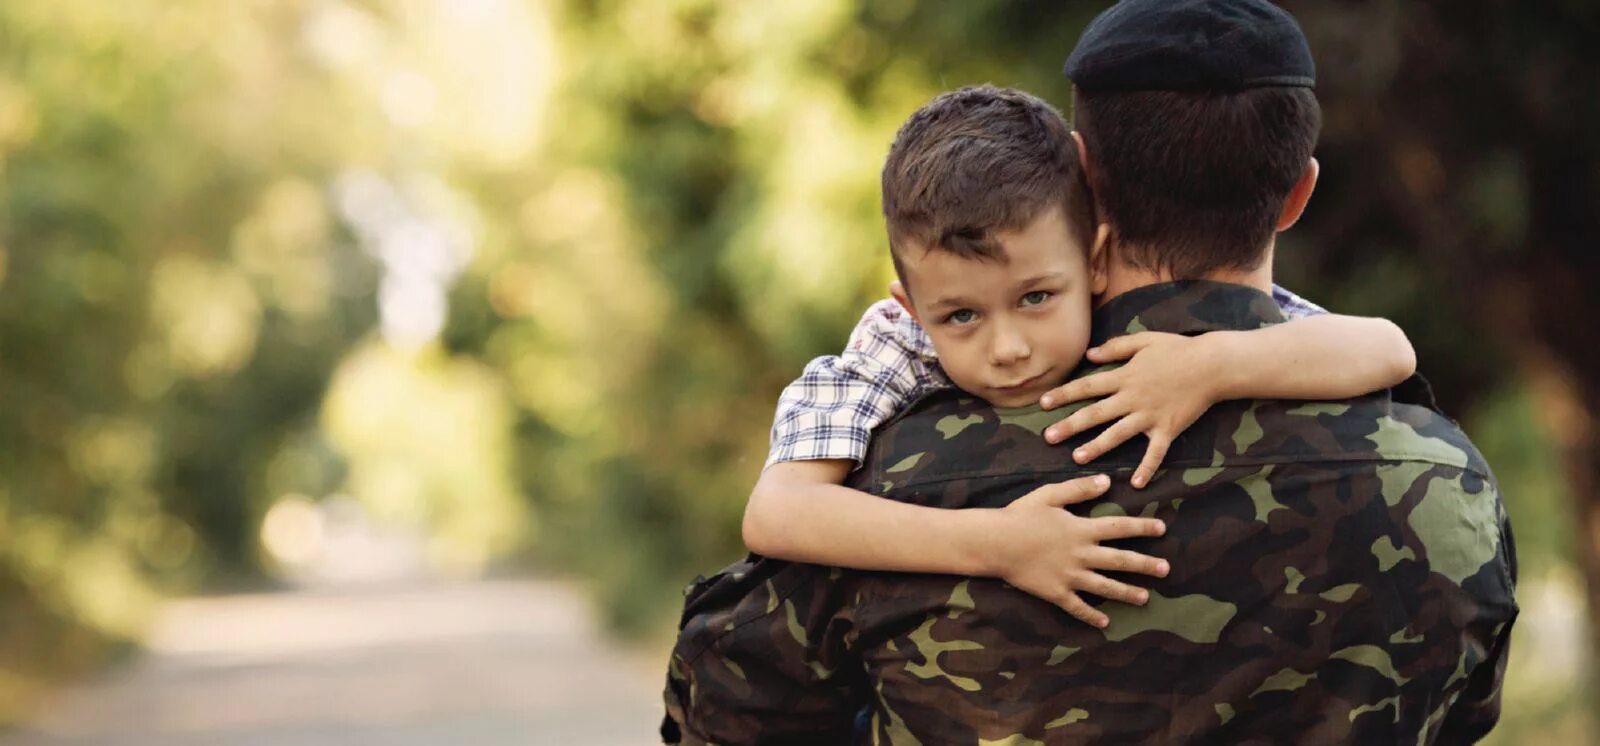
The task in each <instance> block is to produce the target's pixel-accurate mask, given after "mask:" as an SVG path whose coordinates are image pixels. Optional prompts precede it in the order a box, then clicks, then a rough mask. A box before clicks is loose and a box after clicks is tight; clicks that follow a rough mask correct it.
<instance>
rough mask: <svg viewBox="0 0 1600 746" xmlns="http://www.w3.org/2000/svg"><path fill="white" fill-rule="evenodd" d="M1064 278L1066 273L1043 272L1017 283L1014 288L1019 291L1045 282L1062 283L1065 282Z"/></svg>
mask: <svg viewBox="0 0 1600 746" xmlns="http://www.w3.org/2000/svg"><path fill="white" fill-rule="evenodd" d="M1066 277H1067V273H1065V272H1043V273H1040V274H1037V275H1034V276H1032V277H1029V278H1027V279H1025V280H1022V281H1020V282H1018V283H1017V284H1016V285H1015V287H1016V288H1017V289H1018V290H1021V289H1022V288H1025V287H1030V286H1033V285H1039V284H1042V283H1045V282H1064V281H1066Z"/></svg>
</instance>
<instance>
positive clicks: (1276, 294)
mask: <svg viewBox="0 0 1600 746" xmlns="http://www.w3.org/2000/svg"><path fill="white" fill-rule="evenodd" d="M1272 301H1273V302H1274V303H1277V304H1278V308H1279V309H1280V310H1282V311H1283V315H1284V316H1287V317H1289V318H1291V319H1299V318H1304V317H1306V316H1318V315H1321V314H1325V313H1327V312H1328V311H1327V309H1325V308H1323V307H1322V306H1319V305H1317V304H1315V303H1312V302H1311V301H1308V300H1306V299H1305V298H1302V297H1300V296H1298V295H1295V294H1294V293H1291V292H1289V290H1288V289H1287V288H1284V287H1282V286H1280V285H1273V286H1272Z"/></svg>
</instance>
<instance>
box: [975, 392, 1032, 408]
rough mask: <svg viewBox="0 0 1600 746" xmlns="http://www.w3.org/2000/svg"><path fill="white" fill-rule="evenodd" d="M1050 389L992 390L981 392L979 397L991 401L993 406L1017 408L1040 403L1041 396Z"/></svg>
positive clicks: (990, 403)
mask: <svg viewBox="0 0 1600 746" xmlns="http://www.w3.org/2000/svg"><path fill="white" fill-rule="evenodd" d="M1049 390H1050V389H1049V388H1043V389H1039V390H1038V391H1027V392H1020V393H1006V392H998V391H993V390H990V391H987V392H984V394H980V395H979V397H978V398H980V399H982V400H984V401H986V402H989V406H991V407H998V408H1000V409H1016V408H1018V407H1031V406H1035V405H1037V404H1038V403H1039V397H1041V396H1044V393H1045V392H1046V391H1049Z"/></svg>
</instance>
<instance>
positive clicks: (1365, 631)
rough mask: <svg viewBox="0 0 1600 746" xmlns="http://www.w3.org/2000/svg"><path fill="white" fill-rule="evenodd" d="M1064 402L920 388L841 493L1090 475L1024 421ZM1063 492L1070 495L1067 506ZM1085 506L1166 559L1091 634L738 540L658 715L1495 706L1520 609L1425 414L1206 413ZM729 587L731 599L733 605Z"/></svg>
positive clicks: (1357, 729) (790, 721)
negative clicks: (1132, 530)
mask: <svg viewBox="0 0 1600 746" xmlns="http://www.w3.org/2000/svg"><path fill="white" fill-rule="evenodd" d="M1281 320H1282V316H1281V314H1280V313H1279V311H1278V309H1277V307H1276V305H1275V304H1273V303H1272V301H1271V299H1270V298H1269V297H1268V296H1267V295H1266V294H1265V293H1262V292H1260V291H1258V290H1254V289H1251V288H1248V287H1244V286H1240V285H1233V284H1225V283H1213V282H1204V281H1193V282H1180V283H1164V284H1157V285H1151V286H1147V287H1144V288H1140V289H1138V290H1134V291H1132V292H1129V293H1125V294H1123V295H1121V296H1118V297H1117V298H1115V299H1113V300H1111V301H1110V302H1108V303H1107V304H1105V305H1104V306H1102V307H1101V308H1100V309H1098V310H1097V311H1096V314H1095V335H1094V339H1095V341H1096V342H1099V341H1102V340H1105V339H1107V338H1109V337H1111V336H1115V335H1117V334H1122V333H1127V332H1130V331H1137V330H1154V331H1169V332H1175V333H1186V334H1193V333H1200V332H1206V331H1216V330H1223V329H1251V328H1256V327H1259V326H1262V325H1265V324H1271V323H1277V322H1279V321H1281ZM1059 416H1060V415H1059V413H1058V412H1043V411H1041V410H1039V409H1037V408H1032V407H1030V408H1024V409H1015V410H997V409H994V408H992V407H990V406H988V405H987V404H985V403H983V402H981V401H978V400H975V399H972V398H969V397H964V396H961V395H960V394H959V392H956V393H951V394H948V395H940V396H936V397H932V398H930V399H928V400H925V401H923V402H921V403H919V404H918V405H917V406H916V407H915V408H914V409H913V410H912V411H910V412H908V413H907V414H906V415H905V416H904V417H902V418H900V419H899V420H897V421H896V422H894V423H892V424H891V425H890V426H888V427H886V428H884V429H883V430H882V431H880V432H879V433H878V436H877V439H876V441H875V442H874V444H873V447H872V450H871V452H870V453H869V456H868V460H867V463H866V465H865V466H864V467H863V468H862V469H861V470H859V471H858V472H856V473H855V474H854V475H853V476H852V480H853V482H854V485H853V486H856V487H858V488H861V489H866V490H870V491H873V492H876V493H878V494H881V495H883V496H885V497H888V498H891V499H897V500H906V501H911V502H917V503H920V504H926V505H936V506H940V507H951V508H954V507H1000V506H1003V505H1005V504H1007V503H1009V502H1010V501H1012V500H1015V499H1017V498H1018V497H1020V496H1022V495H1023V494H1026V493H1027V492H1029V491H1031V490H1032V489H1034V488H1035V487H1037V486H1038V485H1039V484H1041V483H1044V482H1055V481H1061V480H1065V479H1070V478H1073V477H1078V476H1083V475H1086V474H1089V473H1094V472H1099V471H1110V472H1112V473H1119V472H1123V473H1125V472H1130V471H1131V470H1132V469H1133V468H1134V467H1135V466H1136V465H1137V463H1138V461H1139V456H1140V449H1139V447H1138V446H1137V444H1128V445H1125V446H1123V447H1120V448H1118V449H1116V450H1113V451H1112V452H1111V453H1109V454H1107V455H1106V456H1104V457H1103V458H1102V459H1101V461H1100V462H1098V463H1097V464H1096V465H1095V469H1094V470H1093V471H1091V470H1090V469H1088V468H1086V467H1080V466H1077V465H1074V464H1073V463H1072V462H1071V461H1070V460H1067V459H1064V458H1062V455H1061V451H1059V450H1057V449H1056V448H1055V447H1053V446H1049V445H1047V444H1046V443H1045V441H1044V440H1043V439H1042V438H1040V437H1039V432H1040V431H1041V429H1042V428H1043V427H1044V426H1045V425H1047V424H1049V423H1052V422H1055V421H1056V420H1057V419H1058V418H1059ZM1073 509H1074V510H1079V509H1080V508H1079V506H1074V508H1073ZM1082 511H1083V512H1084V513H1085V514H1089V515H1106V514H1127V515H1144V516H1155V517H1158V518H1161V519H1163V520H1165V521H1166V522H1167V524H1168V526H1170V527H1171V528H1170V530H1169V531H1168V533H1167V535H1166V536H1163V537H1161V538H1157V539H1144V540H1136V541H1130V542H1127V543H1126V544H1125V546H1127V548H1131V549H1135V550H1136V551H1140V552H1145V553H1149V554H1152V555H1156V556H1164V557H1173V558H1181V561H1174V562H1173V571H1172V574H1171V575H1170V576H1168V577H1167V578H1165V579H1161V580H1156V581H1153V584H1152V585H1151V600H1150V603H1149V604H1148V605H1147V606H1144V607H1126V606H1117V607H1112V606H1107V607H1105V610H1106V611H1107V612H1108V613H1109V614H1110V616H1111V619H1112V623H1111V625H1110V626H1109V627H1108V628H1106V629H1104V630H1099V629H1094V628H1091V627H1088V626H1086V625H1083V624H1082V623H1079V622H1077V621H1076V620H1073V619H1072V618H1071V617H1069V616H1067V615H1066V614H1065V613H1064V612H1062V611H1061V610H1059V609H1057V608H1056V607H1054V606H1053V605H1051V604H1049V603H1047V602H1045V601H1041V600H1039V599H1037V598H1034V597H1032V596H1029V595H1027V594H1024V593H1021V592H1019V591H1017V590H1015V589H1013V588H1010V587H1009V586H1007V585H1005V584H1004V583H1002V582H1000V581H997V580H990V579H975V578H958V577H950V576H918V575H900V574H888V573H865V572H853V571H844V570H839V569H834V568H823V567H817V566H812V565H799V564H790V563H784V562H776V561H772V560H767V559H764V558H758V557H752V558H750V559H748V560H747V561H745V562H743V563H739V564H737V565H734V566H733V567H730V568H728V569H727V570H725V571H724V572H723V573H721V574H719V575H717V576H715V577H714V578H712V579H711V580H710V581H705V582H702V583H699V584H697V586H696V587H695V588H693V589H691V590H692V592H691V594H690V596H691V597H690V601H689V605H688V608H687V609H686V614H685V619H686V620H687V621H688V622H689V624H688V626H687V627H686V628H685V630H684V634H683V636H682V638H681V639H680V643H679V645H678V647H677V648H676V649H675V650H674V653H673V658H672V661H671V672H670V685H669V688H668V708H669V711H670V712H671V714H672V716H673V718H674V719H675V720H677V721H679V722H685V723H692V724H693V727H692V728H691V731H693V730H694V729H695V728H699V729H702V730H700V731H698V732H691V733H686V734H685V740H684V742H685V743H697V742H706V743H719V744H738V743H796V744H799V743H846V742H848V741H849V739H850V737H851V729H852V722H853V719H854V717H855V715H856V713H857V711H858V709H859V708H860V706H861V705H862V703H868V704H869V705H870V708H871V719H872V722H871V732H872V734H873V736H874V742H885V743H895V744H901V743H923V744H946V743H948V744H978V743H1015V744H1027V743H1117V744H1124V743H1128V744H1132V743H1149V744H1162V743H1177V742H1195V743H1290V742H1292V743H1362V744H1373V743H1385V744H1386V743H1402V742H1403V743H1450V744H1454V743H1464V742H1469V741H1471V740H1474V739H1475V738H1476V737H1478V736H1480V735H1482V734H1483V733H1484V732H1486V731H1487V730H1488V728H1490V727H1492V725H1493V724H1494V722H1495V719H1496V717H1497V716H1498V710H1499V683H1500V680H1501V676H1502V674H1503V672H1504V667H1505V662H1506V653H1507V650H1506V641H1507V639H1508V637H1509V634H1510V626H1511V621H1512V619H1513V618H1514V617H1515V616H1516V610H1517V607H1516V604H1515V601H1514V599H1513V595H1512V592H1513V588H1514V579H1513V577H1514V551H1513V547H1512V544H1511V534H1510V528H1509V525H1508V524H1507V522H1506V516H1505V511H1504V509H1503V508H1502V506H1501V503H1500V499H1499V495H1498V492H1497V491H1496V488H1495V484H1494V479H1493V477H1492V475H1491V474H1490V473H1489V469H1488V466H1487V465H1486V464H1485V463H1484V461H1483V458H1482V457H1481V456H1480V455H1479V454H1478V452H1477V449H1475V448H1474V447H1473V446H1472V444H1471V443H1470V442H1469V441H1468V440H1467V438H1466V437H1465V436H1464V435H1462V433H1461V431H1460V430H1459V429H1457V428H1456V427H1455V426H1454V425H1452V424H1451V423H1450V421H1449V420H1447V419H1446V418H1444V417H1443V416H1441V415H1439V414H1438V413H1436V412H1433V411H1432V410H1430V409H1428V408H1426V407H1421V406H1415V405H1409V404H1399V403H1396V402H1394V401H1392V400H1391V398H1390V397H1389V395H1388V394H1386V393H1385V394H1374V395H1371V396H1367V397H1362V398H1359V399H1353V400H1347V401H1340V402H1328V403H1314V404H1304V403H1291V402H1270V401H1249V402H1246V401H1241V402H1233V403H1230V404H1227V405H1223V406H1219V407H1216V408H1215V409H1213V410H1212V411H1211V412H1209V413H1207V414H1206V415H1205V416H1204V417H1202V418H1201V420H1200V421H1199V422H1198V423H1196V424H1195V425H1194V426H1192V427H1191V428H1190V429H1189V430H1188V431H1187V432H1186V433H1185V434H1184V435H1183V436H1181V437H1180V438H1179V439H1178V441H1177V442H1175V443H1174V445H1173V449H1172V451H1171V453H1170V455H1169V459H1168V462H1167V465H1166V468H1165V472H1164V473H1163V476H1162V478H1160V479H1157V480H1155V481H1154V482H1152V484H1151V485H1150V487H1149V488H1147V489H1145V490H1134V489H1131V488H1129V487H1128V486H1127V485H1126V484H1121V483H1119V484H1117V485H1116V486H1114V487H1113V488H1112V490H1111V491H1110V492H1109V493H1108V494H1107V496H1106V497H1105V498H1103V499H1101V500H1097V501H1095V503H1092V504H1089V505H1087V506H1083V507H1082ZM730 600H731V601H736V603H735V604H731V605H730V604H729V603H728V601H730Z"/></svg>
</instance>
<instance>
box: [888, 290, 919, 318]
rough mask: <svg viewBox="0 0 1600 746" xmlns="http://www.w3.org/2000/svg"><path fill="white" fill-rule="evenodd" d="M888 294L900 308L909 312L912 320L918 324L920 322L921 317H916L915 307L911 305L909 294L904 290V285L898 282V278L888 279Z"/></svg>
mask: <svg viewBox="0 0 1600 746" xmlns="http://www.w3.org/2000/svg"><path fill="white" fill-rule="evenodd" d="M889 296H890V297H892V298H894V299H895V301H896V302H898V303H899V304H900V307H901V308H904V309H906V313H908V314H910V315H911V318H912V319H913V320H915V321H916V322H917V323H918V324H920V323H922V319H919V318H917V309H915V308H912V307H911V295H910V294H908V293H907V292H906V286H905V285H902V284H900V281H899V280H890V281H889Z"/></svg>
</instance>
